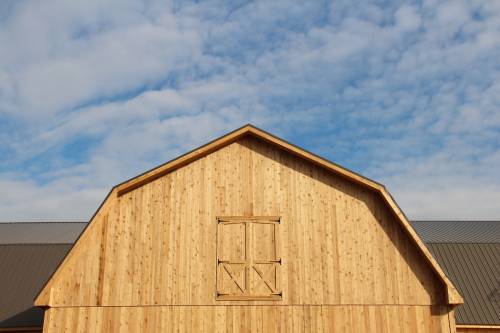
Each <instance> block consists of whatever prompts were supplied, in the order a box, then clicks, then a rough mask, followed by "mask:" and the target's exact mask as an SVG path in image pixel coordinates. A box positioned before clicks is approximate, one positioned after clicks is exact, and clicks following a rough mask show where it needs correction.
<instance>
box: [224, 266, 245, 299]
mask: <svg viewBox="0 0 500 333" xmlns="http://www.w3.org/2000/svg"><path fill="white" fill-rule="evenodd" d="M239 266H240V268H239V269H238V270H237V271H234V270H233V271H231V270H230V269H229V268H228V265H227V264H223V265H222V267H224V270H225V271H226V272H227V274H228V275H229V278H230V279H231V281H233V282H234V284H236V286H237V287H238V289H239V290H241V292H242V293H243V294H244V293H245V290H246V288H244V287H242V286H241V285H240V284H239V283H238V280H236V276H235V275H236V274H238V273H239V272H240V271H241V269H242V268H245V265H239Z"/></svg>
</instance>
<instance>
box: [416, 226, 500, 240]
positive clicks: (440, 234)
mask: <svg viewBox="0 0 500 333" xmlns="http://www.w3.org/2000/svg"><path fill="white" fill-rule="evenodd" d="M411 224H412V225H413V228H415V231H416V232H417V233H418V235H419V236H420V238H422V240H423V241H424V242H426V243H500V221H412V222H411Z"/></svg>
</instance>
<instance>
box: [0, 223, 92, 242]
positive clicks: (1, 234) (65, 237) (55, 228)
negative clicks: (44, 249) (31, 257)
mask: <svg viewBox="0 0 500 333" xmlns="http://www.w3.org/2000/svg"><path fill="white" fill-rule="evenodd" d="M86 225H87V223H84V222H9V223H0V244H55V243H58V244H73V243H74V242H75V241H76V239H77V238H78V235H80V233H81V232H82V230H83V229H84V228H85V226H86Z"/></svg>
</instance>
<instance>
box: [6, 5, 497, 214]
mask: <svg viewBox="0 0 500 333" xmlns="http://www.w3.org/2000/svg"><path fill="white" fill-rule="evenodd" d="M228 6H233V7H228ZM1 17H2V18H1V21H0V44H1V45H9V46H10V47H9V48H5V49H2V51H0V68H1V70H0V130H3V131H4V133H0V140H1V142H0V144H1V145H2V148H0V154H1V153H2V152H3V151H5V152H8V154H9V155H8V158H6V159H0V171H1V170H3V171H4V173H3V174H1V176H0V194H3V195H0V218H5V219H12V218H19V219H22V218H30V219H31V218H34V219H36V218H37V217H39V218H40V219H53V218H62V219H72V220H73V219H85V218H88V217H89V216H90V214H91V213H93V211H94V209H95V208H96V207H97V205H98V203H99V202H100V201H101V200H102V199H103V196H104V195H105V192H106V190H104V189H109V188H110V187H111V186H112V185H114V184H116V183H118V182H120V181H122V180H124V179H126V178H128V177H131V176H133V175H135V174H138V173H140V172H143V171H145V170H146V169H148V168H150V167H152V166H154V165H156V164H158V163H161V162H164V161H166V160H168V159H170V158H172V157H175V156H176V155H178V154H181V153H183V152H185V151H187V150H189V149H191V148H194V147H195V146H197V145H200V144H203V143H205V142H206V141H208V140H210V139H213V138H214V137H216V136H217V135H221V134H223V133H225V132H227V131H230V130H232V129H234V128H236V127H239V126H241V125H243V124H244V123H248V122H252V123H255V124H256V125H260V126H263V127H264V128H265V129H268V130H271V131H273V132H275V133H277V134H278V135H283V136H285V137H286V138H287V139H290V140H292V141H293V142H295V143H297V144H299V145H302V146H305V147H307V148H309V149H310V150H313V151H316V152H319V153H320V154H322V155H325V156H326V157H329V158H331V159H333V160H335V161H338V162H341V163H343V164H345V165H346V166H347V167H351V168H353V169H355V170H357V171H360V172H362V173H364V174H366V175H368V176H371V177H373V178H376V179H377V180H381V181H383V182H384V183H386V184H387V185H388V187H389V189H393V191H394V195H395V197H396V199H398V201H400V202H401V203H402V206H403V208H404V209H405V211H407V212H408V213H409V215H410V216H411V217H414V218H459V219H460V218H500V210H499V208H498V207H497V204H496V202H495V200H497V199H498V195H497V194H495V193H497V192H500V175H499V171H498V170H497V167H496V166H497V165H498V163H499V162H500V160H499V159H498V156H500V144H499V142H500V134H499V133H500V115H499V113H498V109H499V106H500V99H499V97H498V96H500V86H499V82H500V69H499V68H498V60H497V59H498V58H499V57H500V42H499V41H500V6H499V5H497V4H495V2H491V1H475V2H467V1H424V2H422V3H414V4H412V5H400V4H398V3H389V4H385V5H384V6H378V5H377V4H376V3H370V4H366V5H365V6H358V5H356V4H350V3H346V4H341V3H332V4H328V5H327V6H326V7H323V5H321V6H319V5H317V4H315V3H303V4H298V3H296V4H291V3H290V2H288V1H273V2H253V3H249V4H243V5H238V6H236V5H224V4H222V3H217V2H202V3H199V4H197V3H193V4H188V5H180V4H168V3H164V2H154V1H153V2H149V3H145V4H137V3H136V2H127V1H123V2H119V3H113V4H110V3H109V4H108V3H103V2H101V1H90V2H88V3H87V2H86V3H85V4H84V5H79V4H73V3H69V2H64V1H51V2H43V3H37V2H22V3H19V4H16V5H14V6H13V7H12V8H10V9H9V14H8V15H2V16H1ZM3 119H4V120H5V122H3V123H2V121H3ZM77 140H83V142H84V143H85V142H86V143H87V146H85V147H80V146H78V147H73V148H71V149H70V148H68V147H69V145H71V144H72V143H73V142H75V141H77ZM80 148H82V149H84V151H83V152H81V153H80V154H79V153H77V152H76V150H78V149H80ZM2 149H4V150H2ZM65 149H70V150H71V154H73V155H77V156H82V158H80V159H79V158H76V157H75V156H69V157H68V156H65V154H64V153H63V152H64V151H65ZM6 154H7V153H6ZM71 154H70V155H71ZM16 184H17V185H18V186H17V185H16ZM7 187H8V188H10V189H12V188H14V189H15V190H14V191H13V192H9V193H10V194H9V196H7V195H6V194H5V193H7V191H6V190H5V188H7ZM11 195H14V196H17V197H11ZM22 195H26V196H27V198H28V199H29V201H26V202H25V203H23V202H17V201H16V200H17V199H16V198H20V197H21V196H22ZM79 198H80V199H81V200H80V199H79ZM438 201H439V203H438ZM75 205H79V206H78V209H74V206H75ZM56 207H58V210H57V212H56V213H53V210H54V209H56Z"/></svg>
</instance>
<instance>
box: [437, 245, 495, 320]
mask: <svg viewBox="0 0 500 333" xmlns="http://www.w3.org/2000/svg"><path fill="white" fill-rule="evenodd" d="M427 246H428V247H429V250H430V251H431V252H432V254H433V255H434V257H435V258H436V259H437V261H438V262H439V264H440V265H441V267H442V268H443V269H444V271H445V272H446V274H447V275H448V277H449V278H450V279H451V280H452V281H453V284H454V285H455V287H456V288H457V289H458V291H459V292H460V294H461V295H462V296H463V298H464V301H465V303H464V304H463V305H460V306H458V307H457V308H456V311H455V317H456V321H457V323H458V324H471V325H500V243H429V244H427Z"/></svg>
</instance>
